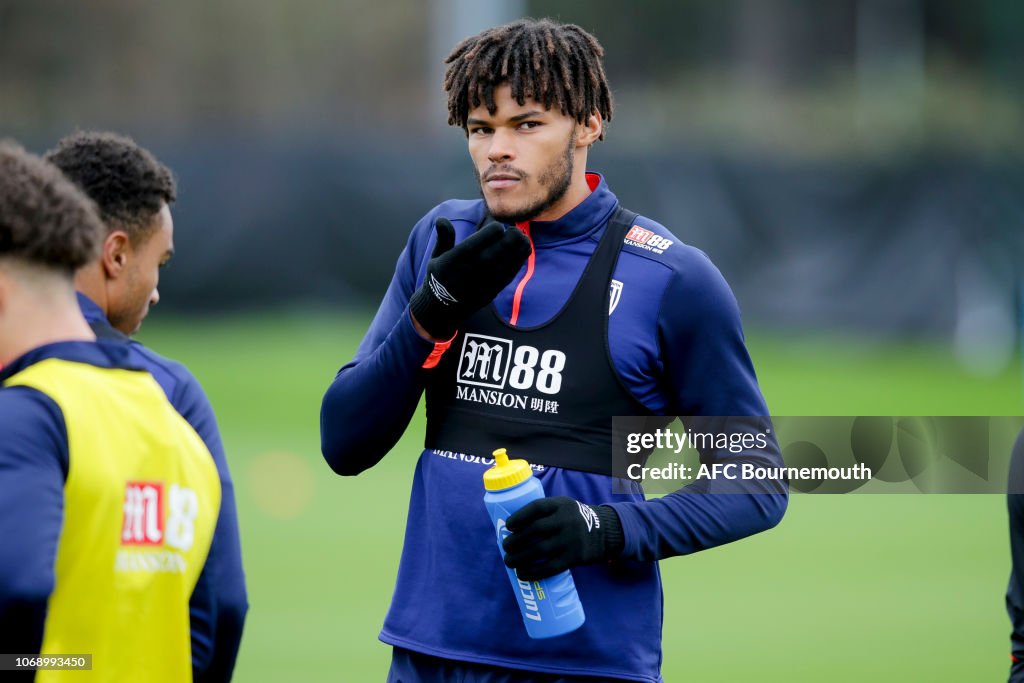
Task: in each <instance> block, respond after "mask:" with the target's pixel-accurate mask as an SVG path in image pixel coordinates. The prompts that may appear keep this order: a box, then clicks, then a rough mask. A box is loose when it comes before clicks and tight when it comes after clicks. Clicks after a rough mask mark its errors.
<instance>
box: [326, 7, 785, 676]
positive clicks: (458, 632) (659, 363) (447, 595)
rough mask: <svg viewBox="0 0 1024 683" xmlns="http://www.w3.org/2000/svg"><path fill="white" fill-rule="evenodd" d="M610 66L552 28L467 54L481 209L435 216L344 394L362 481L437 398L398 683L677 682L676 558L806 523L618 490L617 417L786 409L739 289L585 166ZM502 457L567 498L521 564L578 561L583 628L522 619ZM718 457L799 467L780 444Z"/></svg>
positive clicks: (543, 568)
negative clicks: (558, 631) (492, 504)
mask: <svg viewBox="0 0 1024 683" xmlns="http://www.w3.org/2000/svg"><path fill="white" fill-rule="evenodd" d="M602 56H603V49H602V48H601V46H600V44H599V43H598V42H597V40H596V39H595V38H594V37H593V36H592V35H590V34H588V33H587V32H585V31H584V30H582V29H581V28H579V27H578V26H574V25H567V24H556V23H553V22H551V21H548V20H541V21H535V20H522V21H517V22H513V23H511V24H507V25H504V26H499V27H497V28H493V29H489V30H487V31H484V32H482V33H481V34H479V35H476V36H473V37H471V38H468V39H466V40H465V41H463V42H462V43H460V44H459V45H458V46H456V47H455V49H454V51H453V52H452V53H451V55H450V56H449V57H448V59H447V60H446V61H447V64H448V69H447V73H446V75H445V82H444V87H445V90H446V91H447V93H448V121H449V123H450V124H452V125H455V126H458V127H460V128H462V129H463V130H464V131H465V133H466V136H467V141H468V147H469V154H470V157H471V159H472V162H473V165H474V170H475V171H476V174H477V178H478V181H479V184H480V191H481V194H482V195H483V200H482V201H481V200H475V201H473V200H450V201H446V202H444V203H442V204H441V205H439V206H437V207H435V208H434V209H432V210H431V211H430V212H429V213H427V215H425V216H424V217H423V218H422V219H421V220H420V222H419V223H417V225H416V226H415V227H414V228H413V230H412V234H411V236H410V237H409V241H408V243H407V245H406V248H405V250H404V251H403V253H402V255H401V256H400V257H399V260H398V266H397V269H396V271H395V275H394V279H393V280H392V281H391V285H390V287H389V288H388V291H387V293H386V294H385V296H384V301H383V303H382V304H381V306H380V308H379V310H378V311H377V315H376V317H375V318H374V321H373V323H372V325H371V327H370V330H369V331H368V332H367V334H366V336H365V337H364V339H363V341H362V344H361V345H360V347H359V349H358V351H357V352H356V356H355V358H354V359H353V360H352V362H350V363H348V364H347V365H345V366H344V367H343V368H341V370H340V371H339V373H338V375H337V377H336V378H335V380H334V382H333V383H332V385H331V386H330V388H329V389H328V391H327V394H326V396H325V397H324V401H323V407H322V412H321V443H322V449H323V453H324V456H325V458H326V459H327V461H328V463H329V464H330V465H331V467H332V468H333V469H334V470H335V471H336V472H338V473H340V474H347V475H353V474H358V473H360V472H362V471H363V470H366V469H367V468H370V467H372V466H373V465H374V464H376V463H377V462H378V461H379V460H380V459H381V458H382V457H384V455H385V454H387V452H388V451H389V450H390V449H391V448H392V447H393V446H394V445H395V443H396V442H397V441H398V439H399V437H400V436H401V435H402V433H403V432H404V430H405V429H406V427H407V425H408V424H409V421H410V419H411V418H412V416H413V413H414V411H415V409H416V405H417V403H418V401H419V398H420V396H421V394H423V393H424V391H425V392H426V403H427V436H426V444H425V445H426V449H425V450H424V451H423V452H422V454H421V456H420V458H419V461H418V464H417V466H416V473H415V477H414V480H413V485H412V486H413V488H412V497H411V501H410V507H409V516H408V521H407V526H406V535H405V545H404V548H403V551H402V559H401V565H400V567H399V569H398V580H397V583H396V586H395V592H394V596H393V598H392V601H391V609H390V610H389V612H388V615H387V618H386V619H385V621H384V627H383V630H382V631H381V634H380V638H381V640H383V641H384V642H385V643H389V644H391V645H393V646H394V652H393V656H392V665H391V673H390V678H389V680H391V681H402V682H409V681H421V680H422V681H428V680H429V681H435V680H460V681H509V682H510V681H524V682H525V681H530V682H536V681H556V680H557V681H569V680H573V681H575V680H580V681H583V680H586V681H595V680H600V681H608V680H613V679H615V680H633V681H652V682H653V681H657V680H660V667H661V624H662V594H661V581H660V578H659V573H658V565H657V561H658V560H661V559H664V558H667V557H671V556H674V555H684V554H687V553H693V552H696V551H699V550H703V549H706V548H711V547H714V546H717V545H721V544H723V543H729V542H732V541H735V540H737V539H740V538H743V537H745V536H749V535H750V534H754V533H758V532H760V531H764V530H765V529H768V528H770V527H772V526H774V525H775V524H776V523H778V521H779V520H780V519H781V518H782V515H783V512H784V510H785V508H786V503H787V497H786V493H785V487H784V486H775V485H771V484H769V485H766V486H765V487H763V488H758V489H757V492H756V493H752V492H750V490H749V489H748V491H747V492H735V493H733V494H731V495H699V493H701V492H703V493H708V492H709V491H711V490H714V488H715V486H714V485H709V484H708V482H702V483H701V484H700V486H697V487H692V486H688V487H685V488H683V489H681V490H680V491H677V492H676V493H673V494H671V495H667V496H665V497H663V498H660V499H657V500H650V501H645V500H644V498H643V496H642V495H641V494H640V493H639V492H638V491H636V490H635V492H634V493H631V494H628V495H620V496H616V495H613V486H612V479H611V477H610V473H611V451H612V438H611V431H612V430H611V423H612V417H613V416H615V415H638V416H641V415H645V416H651V415H656V416H668V417H669V418H671V416H675V415H681V416H709V415H710V416H715V415H718V416H763V415H767V414H768V413H767V407H766V406H765V403H764V400H763V398H762V396H761V392H760V390H759V389H758V385H757V380H756V379H755V376H754V370H753V367H752V366H751V362H750V358H749V355H748V354H747V350H746V348H745V346H744V343H743V333H742V329H741V326H740V318H739V311H738V308H737V305H736V301H735V299H734V298H733V296H732V293H731V291H730V290H729V287H728V285H727V284H726V283H725V281H724V279H723V278H722V275H721V274H720V273H719V272H718V270H717V269H716V268H715V267H714V266H713V265H712V264H711V262H710V261H709V260H708V258H707V257H706V256H705V255H704V254H703V253H701V252H700V251H698V250H697V249H694V248H693V247H690V246H688V245H686V244H684V243H682V242H681V241H680V240H679V238H678V237H676V236H675V235H674V234H672V233H671V232H669V231H668V230H667V229H666V228H665V227H664V226H662V225H661V224H659V223H657V222H655V221H654V220H652V219H650V218H647V217H644V216H638V215H637V214H635V213H633V212H631V211H628V210H626V209H624V208H623V207H622V206H621V205H620V204H619V201H618V199H617V198H616V196H615V195H614V194H613V193H612V191H611V189H610V188H609V187H608V184H607V182H606V180H605V179H604V178H603V177H602V176H601V175H599V174H597V173H592V172H587V155H588V151H589V149H590V147H591V145H593V144H594V143H596V142H597V141H598V140H601V139H602V138H603V137H604V133H605V124H606V123H607V122H608V121H609V120H610V119H611V117H612V97H611V92H610V90H609V88H608V83H607V80H606V78H605V73H604V67H603V65H602V62H601V58H602ZM449 347H450V348H449ZM659 419H660V418H659ZM665 423H667V420H666V421H665ZM497 447H508V449H509V452H510V453H511V454H513V455H514V456H516V457H522V458H525V459H527V460H528V461H530V462H531V463H532V464H534V465H536V466H538V467H537V469H536V471H535V472H534V473H535V474H536V475H537V476H538V477H539V478H540V480H541V481H542V482H543V485H544V488H545V490H546V492H547V495H548V498H545V499H542V500H538V501H535V502H533V503H530V504H529V505H527V506H526V507H524V508H522V509H521V510H519V511H518V512H516V513H515V514H513V515H512V516H510V517H509V518H508V520H507V528H508V530H510V531H511V532H512V533H511V535H510V536H509V537H508V538H507V539H506V540H505V542H504V548H505V550H506V552H507V555H506V558H505V562H506V564H507V565H508V566H510V567H513V568H515V570H516V572H517V574H518V576H519V578H520V579H522V580H525V581H531V580H534V579H540V578H544V577H548V576H552V575H554V574H557V573H558V572H560V571H562V570H564V569H566V568H570V567H571V568H572V569H573V576H574V579H575V583H576V586H577V588H578V591H579V596H580V599H581V601H582V603H583V606H584V609H585V611H586V623H585V624H584V625H583V626H582V627H581V628H580V629H578V630H576V631H574V632H572V633H570V634H568V635H564V636H561V637H557V638H551V639H549V640H531V639H530V638H529V637H527V635H526V632H525V629H524V628H523V624H522V619H521V617H520V614H519V610H518V608H517V606H516V602H515V597H514V595H513V593H512V591H511V590H510V589H509V586H508V579H507V577H506V574H505V567H503V566H502V564H501V557H500V555H499V553H498V552H497V550H496V549H495V548H494V547H493V546H494V542H495V530H494V527H493V526H492V524H491V521H490V519H489V517H488V514H487V512H486V510H485V508H484V505H483V502H482V494H483V489H482V484H481V475H482V474H483V472H484V470H485V469H487V467H488V466H489V465H490V460H489V459H488V456H489V455H490V454H491V452H492V450H493V449H495V448H497ZM480 456H483V458H481V457H480ZM702 461H703V462H705V463H708V464H711V463H714V462H718V461H729V462H734V463H740V462H749V463H752V464H756V465H759V466H761V465H769V466H775V465H780V464H781V458H780V457H779V454H778V449H777V446H775V444H774V443H773V444H772V447H771V448H769V449H767V450H763V451H757V452H754V451H746V452H742V453H736V454H729V453H723V452H713V453H712V452H708V453H702ZM692 494H698V495H692ZM744 573H747V572H746V570H745V572H744ZM748 575H749V574H748ZM737 630H738V632H740V631H741V630H742V629H740V628H738V629H737Z"/></svg>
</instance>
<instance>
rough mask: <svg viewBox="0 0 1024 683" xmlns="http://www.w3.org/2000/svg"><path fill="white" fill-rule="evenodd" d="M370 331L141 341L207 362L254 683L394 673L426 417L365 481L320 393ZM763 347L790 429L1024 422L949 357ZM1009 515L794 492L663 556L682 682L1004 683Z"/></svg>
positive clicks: (233, 321)
mask: <svg viewBox="0 0 1024 683" xmlns="http://www.w3.org/2000/svg"><path fill="white" fill-rule="evenodd" d="M368 319H369V318H368V316H366V315H355V314H347V315H331V316H329V315H325V314H323V313H318V314H317V313H290V314H285V315H273V316H271V315H269V314H268V315H265V316H262V317H259V316H249V317H238V318H228V319H226V320H213V319H205V320H204V319H199V320H191V319H190V320H188V321H184V320H177V321H176V320H174V319H169V318H168V317H166V316H161V315H159V314H157V315H156V316H154V318H153V319H152V322H147V323H146V325H145V327H144V330H143V333H142V335H141V336H140V338H141V339H142V340H143V341H144V342H145V343H147V344H150V345H151V346H153V347H154V348H155V349H157V350H158V351H160V352H163V353H164V354H166V355H168V356H171V357H173V358H176V359H178V360H181V361H183V362H185V363H186V364H187V365H189V366H190V368H191V369H192V371H193V372H194V373H195V374H196V375H197V376H198V377H199V378H200V380H201V381H202V383H203V384H204V386H205V387H206V390H207V392H208V393H209V395H210V398H211V400H212V402H213V405H214V408H215V409H216V411H217V414H218V418H219V420H220V424H221V429H222V432H223V436H224V440H225V443H226V446H227V449H228V458H229V461H230V462H231V467H232V471H233V475H234V479H235V484H236V488H237V490H238V505H239V515H240V518H241V525H242V537H243V538H242V541H243V550H244V554H245V566H246V570H247V575H248V585H249V596H250V602H251V605H252V606H251V611H250V613H249V618H248V621H247V624H246V631H245V637H244V639H243V642H242V649H241V652H240V655H239V661H238V667H237V670H236V677H235V679H236V680H238V681H241V682H243V683H244V682H249V681H257V682H263V681H268V682H269V681H292V680H296V681H297V680H301V681H310V682H317V681H344V682H346V683H348V682H354V683H364V682H372V681H382V680H383V679H384V676H385V672H386V671H387V666H388V661H389V656H390V653H389V648H388V647H386V646H385V645H383V644H381V643H379V642H378V641H377V640H376V636H377V632H378V630H379V628H380V625H381V622H382V620H383V618H384V613H385V611H386V609H387V606H388V603H389V600H390V596H391V589H392V586H393V583H394V578H395V573H396V569H397V566H398V557H399V552H400V550H401V544H402V535H403V530H404V524H405V511H406V505H407V501H408V495H409V485H410V482H411V479H412V473H413V467H414V464H415V461H416V458H417V455H418V453H419V451H420V447H421V444H422V420H421V419H418V420H417V421H416V422H415V423H414V425H413V427H412V428H411V429H410V430H409V431H408V433H407V434H406V435H405V437H404V438H403V440H402V442H401V443H400V444H399V446H398V447H397V448H396V449H395V450H394V451H393V452H392V453H391V454H390V455H389V456H388V457H387V458H385V459H384V460H383V461H382V462H381V463H380V464H379V465H378V466H377V467H375V468H374V469H372V470H370V471H369V472H367V473H365V474H363V475H361V476H359V477H357V478H341V477H337V476H336V475H334V474H333V473H332V472H331V471H330V469H329V468H328V467H327V465H326V464H325V463H324V462H323V459H322V458H321V456H320V452H319V408H320V398H321V396H322V395H323V391H324V389H325V388H326V387H327V385H328V384H329V382H330V380H331V378H332V377H333V376H334V373H335V372H336V370H337V368H338V367H339V366H340V365H342V364H343V363H344V362H346V361H347V360H348V359H349V358H350V357H351V355H352V353H353V352H354V350H355V347H356V345H357V344H358V341H359V339H360V337H361V336H362V333H363V330H364V329H365V327H366V324H367V322H368ZM749 347H750V350H751V354H752V356H753V357H754V362H755V365H756V367H757V370H758V374H759V377H760V379H761V384H762V389H763V390H764V393H765V395H766V397H767V399H768V403H769V406H770V407H771V409H772V412H773V413H776V414H779V415H842V414H854V415H855V414H866V415H879V414H906V415H913V414H916V415H932V414H934V415H988V414H992V415H1017V414H1021V413H1022V412H1024V405H1022V399H1021V396H1022V391H1021V381H1020V368H1019V367H1014V368H1012V369H1011V370H1009V371H1007V372H1006V373H1005V374H1004V375H1002V376H999V377H996V378H991V379H978V378H973V377H970V376H968V375H966V374H964V373H963V371H961V370H960V369H959V368H958V367H957V365H956V364H955V362H954V361H953V359H952V357H951V355H950V354H949V353H948V352H946V351H945V350H944V349H943V348H942V347H941V346H906V345H903V346H893V345H866V344H863V343H860V344H855V343H853V342H850V341H848V340H844V339H843V338H815V339H796V338H794V339H790V338H781V337H778V336H772V335H766V334H750V339H749ZM367 409H368V410H370V409H372V408H371V407H369V406H368V407H367ZM1005 517H1006V516H1005V502H1004V498H1003V497H1002V496H999V495H978V496H939V495H931V496H925V495H913V496H912V495H846V496H799V495H797V496H794V497H793V498H792V501H791V503H790V507H789V512H788V513H787V515H786V518H785V519H784V520H783V522H782V524H781V525H780V526H778V527H777V528H776V529H774V530H772V531H770V532H768V533H765V534H762V535H760V536H757V537H754V538H751V539H748V540H745V541H743V542H740V543H735V544H731V545H728V546H724V547H721V548H717V549H714V550H711V551H707V552H703V553H698V554H696V555H693V556H689V557H682V558H674V559H672V560H668V561H666V562H664V563H662V572H663V577H664V584H665V613H666V620H665V631H664V650H665V661H664V667H663V674H664V677H665V680H666V681H667V682H668V683H675V682H676V681H689V682H703V681H723V682H724V681H738V680H757V681H801V682H802V681H835V682H840V681H864V680H871V681H901V682H902V681H950V682H956V683H964V682H971V681H988V680H999V679H1000V678H1005V672H1006V670H1007V666H1008V664H1009V660H1008V658H1007V651H1008V632H1009V625H1008V621H1007V618H1006V616H1005V613H1004V609H1003V591H1004V588H1005V584H1006V578H1007V572H1008V570H1009V552H1008V549H1007V531H1006V519H1005Z"/></svg>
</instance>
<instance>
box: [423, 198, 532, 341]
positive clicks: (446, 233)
mask: <svg viewBox="0 0 1024 683" xmlns="http://www.w3.org/2000/svg"><path fill="white" fill-rule="evenodd" d="M434 228H435V230H436V231H437V246H435V247H434V252H433V254H432V256H431V258H430V261H428V262H427V275H426V278H424V280H423V284H422V285H421V286H420V288H419V289H418V290H416V291H415V292H414V293H413V295H412V298H411V299H410V300H409V308H410V310H411V311H412V316H413V318H414V319H415V320H416V322H418V323H419V324H420V325H421V326H422V327H423V329H424V330H426V331H427V333H428V334H429V335H430V336H431V337H434V338H435V339H450V338H451V337H452V335H454V334H455V332H456V331H457V330H458V329H459V327H460V326H461V325H462V324H463V323H464V322H465V321H466V320H467V319H468V318H469V316H471V315H473V313H475V312H476V311H477V310H479V309H480V308H482V307H484V306H486V305H487V304H489V303H490V302H491V301H493V300H494V297H495V296H497V295H498V292H500V291H501V290H502V289H504V288H505V286H506V285H508V283H509V282H511V281H512V278H513V277H515V275H516V273H518V272H519V269H520V268H522V266H523V262H525V261H526V259H527V257H528V256H529V255H530V240H529V239H528V238H527V237H526V235H524V234H523V233H522V232H521V231H520V230H518V229H517V228H507V229H506V228H505V226H503V225H502V224H500V223H497V222H495V221H489V222H488V223H486V224H485V225H484V226H483V227H481V228H480V229H479V230H477V231H476V232H475V233H473V234H472V235H470V236H469V237H467V238H466V239H464V240H462V241H461V242H459V243H458V244H455V228H454V227H453V226H452V224H451V222H450V221H449V220H448V219H447V218H438V219H437V222H436V223H435V225H434Z"/></svg>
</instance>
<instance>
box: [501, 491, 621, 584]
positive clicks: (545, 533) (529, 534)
mask: <svg viewBox="0 0 1024 683" xmlns="http://www.w3.org/2000/svg"><path fill="white" fill-rule="evenodd" d="M505 527H506V528H507V529H508V530H509V531H511V532H512V533H510V534H509V535H508V536H506V537H505V540H504V541H503V542H502V547H503V548H504V549H505V564H506V565H508V566H509V567H512V568H513V569H515V570H516V575H518V576H519V578H520V579H523V580H524V581H536V580H537V579H545V578H547V577H549V576H554V575H555V574H558V573H559V572H562V571H565V570H566V569H568V568H569V567H575V566H576V565H579V564H593V563H594V562H601V561H603V560H612V559H615V558H616V557H618V556H619V554H620V553H621V552H622V548H623V547H624V545H625V538H624V537H623V535H622V522H620V521H619V514H618V513H617V512H615V510H614V508H612V507H610V506H608V505H598V506H597V507H596V508H592V507H590V506H589V505H586V504H584V503H581V502H579V501H576V500H573V499H572V498H567V497H566V496H557V497H555V498H541V499H540V500H535V501H533V502H532V503H530V504H529V505H525V506H523V507H522V508H520V509H519V510H517V511H516V512H515V513H513V514H512V516H511V517H509V518H508V519H507V520H506V521H505Z"/></svg>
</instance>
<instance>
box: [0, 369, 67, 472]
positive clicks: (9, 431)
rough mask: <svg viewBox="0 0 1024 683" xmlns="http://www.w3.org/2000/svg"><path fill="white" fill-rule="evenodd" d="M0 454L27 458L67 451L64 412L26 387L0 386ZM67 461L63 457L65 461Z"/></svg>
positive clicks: (34, 390)
mask: <svg viewBox="0 0 1024 683" xmlns="http://www.w3.org/2000/svg"><path fill="white" fill-rule="evenodd" d="M0 442H2V444H0V446H2V447H0V454H2V455H4V457H8V454H7V451H8V450H9V451H10V452H11V453H22V454H26V456H28V455H31V454H33V453H38V452H41V451H42V452H56V453H63V452H66V449H67V431H66V427H65V423H64V413H63V412H62V411H61V409H60V406H58V405H57V402H56V401H54V400H53V399H52V398H51V397H49V396H47V395H46V394H45V393H43V392H42V391H39V390H38V389H35V388H32V387H28V386H0ZM65 459H66V458H65Z"/></svg>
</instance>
